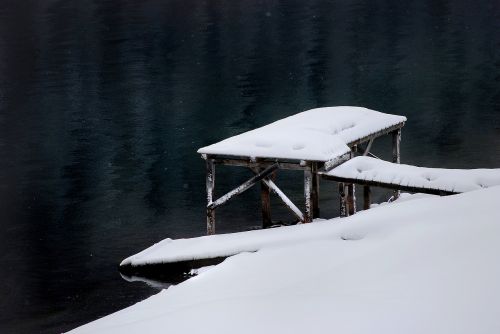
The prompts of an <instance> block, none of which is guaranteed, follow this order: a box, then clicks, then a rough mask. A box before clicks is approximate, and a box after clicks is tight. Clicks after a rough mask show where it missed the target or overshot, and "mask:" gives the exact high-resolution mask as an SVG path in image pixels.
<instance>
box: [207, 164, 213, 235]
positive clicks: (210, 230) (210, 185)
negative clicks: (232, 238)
mask: <svg viewBox="0 0 500 334" xmlns="http://www.w3.org/2000/svg"><path fill="white" fill-rule="evenodd" d="M206 165H207V176H206V178H207V179H206V187H207V235H212V234H215V208H212V207H211V204H212V202H213V199H214V190H215V164H214V160H213V159H210V158H209V157H207V158H206Z"/></svg>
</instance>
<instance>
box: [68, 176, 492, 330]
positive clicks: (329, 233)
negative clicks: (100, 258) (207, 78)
mask: <svg viewBox="0 0 500 334" xmlns="http://www.w3.org/2000/svg"><path fill="white" fill-rule="evenodd" d="M498 198H500V187H498V186H497V187H492V188H488V189H482V190H478V191H473V192H468V193H464V194H459V195H454V196H447V197H436V196H430V197H428V198H423V199H417V200H413V201H409V202H402V203H395V204H391V205H385V206H380V207H377V208H375V209H372V210H367V211H361V212H359V213H358V214H356V215H353V216H350V217H347V218H343V219H335V220H333V221H327V222H318V223H313V224H307V225H302V226H295V227H291V228H280V229H279V231H278V230H272V229H271V230H265V231H261V232H265V233H258V234H257V233H256V234H254V236H259V237H264V235H265V234H274V233H278V232H279V233H280V234H282V235H283V236H284V238H283V239H280V240H281V241H282V244H281V245H276V244H273V246H272V247H264V248H262V249H260V250H259V251H258V252H254V253H244V254H240V255H236V256H233V257H230V258H228V259H227V260H226V261H224V262H223V263H221V264H219V265H217V266H215V267H212V268H210V269H208V270H206V271H205V272H203V273H201V274H200V275H199V276H196V277H194V278H191V279H189V280H187V281H185V282H183V283H180V284H178V285H176V286H171V287H169V288H168V289H167V290H163V291H161V292H160V293H158V294H156V295H154V296H152V297H150V298H148V299H146V300H144V301H142V302H139V303H137V304H135V305H133V306H131V307H128V308H126V309H124V310H121V311H119V312H116V313H114V314H112V315H109V316H106V317H104V318H101V319H99V320H96V321H94V322H91V323H89V324H86V325H84V326H82V327H79V328H77V329H75V330H74V331H72V333H75V334H84V333H92V334H99V333H109V334H113V333H121V334H131V333H158V332H172V333H207V334H211V333H214V334H225V333H234V332H238V333H241V334H246V333H249V334H250V333H290V334H295V333H297V334H298V333H309V332H310V333H331V332H339V333H345V334H364V333H386V334H396V333H408V334H417V333H428V334H438V333H453V334H466V333H500V317H499V314H500V313H499V312H500V311H499V310H500V285H499V284H498V282H499V281H500V262H499V261H498V254H499V252H500V224H499V222H500V210H498V207H497V206H498ZM259 232H260V231H259ZM302 232H304V233H302ZM298 234H300V235H301V236H303V238H302V239H298V238H297V236H298ZM285 236H286V238H285ZM216 237H218V236H216ZM288 237H290V239H288ZM211 238H214V237H211ZM294 238H297V239H295V240H293V239H294ZM212 240H213V239H212ZM240 241H241V240H240ZM207 242H208V241H207Z"/></svg>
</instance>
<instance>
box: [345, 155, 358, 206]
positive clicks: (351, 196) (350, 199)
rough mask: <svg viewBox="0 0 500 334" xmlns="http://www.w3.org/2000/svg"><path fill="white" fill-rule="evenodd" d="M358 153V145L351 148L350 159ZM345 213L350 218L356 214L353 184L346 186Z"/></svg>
mask: <svg viewBox="0 0 500 334" xmlns="http://www.w3.org/2000/svg"><path fill="white" fill-rule="evenodd" d="M357 151H358V145H354V146H353V147H352V148H351V153H350V155H351V159H352V158H354V156H355V154H356V152H357ZM346 201H347V213H348V215H349V216H352V215H353V214H355V213H356V187H355V185H354V183H348V184H347V199H346Z"/></svg>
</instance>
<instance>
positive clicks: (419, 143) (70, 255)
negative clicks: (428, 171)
mask: <svg viewBox="0 0 500 334" xmlns="http://www.w3.org/2000/svg"><path fill="white" fill-rule="evenodd" d="M499 50H500V5H499V2H497V1H472V0H471V1H440V0H427V1H414V2H411V3H410V2H405V1H395V0H386V1H373V0H366V1H356V0H352V1H340V0H339V1H250V0H248V1H233V0H221V1H212V0H208V1H203V0H196V1H195V0H149V1H146V0H145V1H131V0H107V1H102V0H94V1H91V0H81V1H64V0H60V1H51V0H45V1H36V0H25V1H22V0H2V2H1V4H0V227H1V230H0V268H2V272H3V273H2V280H1V282H0V332H2V333H10V332H12V333H14V332H15V333H34V332H40V333H54V332H61V331H65V330H69V329H71V328H73V327H76V326H78V325H81V324H83V323H86V322H88V321H91V320H93V319H96V318H98V317H101V316H104V315H106V314H109V313H111V312H114V311H116V310H118V309H121V308H123V307H126V306H128V305H131V304H133V303H135V302H137V301H139V300H141V299H143V298H145V297H147V296H149V295H151V294H153V293H156V292H157V291H158V290H157V289H155V288H152V287H149V286H147V285H145V284H141V283H129V282H126V281H125V280H123V279H122V278H121V277H120V275H119V273H118V271H117V265H118V263H119V262H120V261H121V260H122V259H123V258H125V257H126V256H129V255H131V254H133V253H135V252H137V251H139V250H141V249H143V248H145V247H147V246H149V245H151V244H152V243H154V242H157V241H159V240H161V239H163V238H166V237H170V238H176V237H188V236H197V235H202V234H203V233H204V232H205V218H204V217H205V212H204V206H205V189H204V187H205V185H204V182H205V181H204V164H203V161H202V160H201V159H200V157H199V155H198V154H197V153H196V150H197V148H199V147H201V146H204V145H207V144H210V143H212V142H215V141H218V140H220V139H223V138H225V137H228V136H231V135H234V134H237V133H240V132H243V131H246V130H249V129H252V128H255V127H257V126H261V125H263V124H266V123H268V122H271V121H274V120H277V119H279V118H282V117H285V116H288V115H292V114H294V113H297V112H299V111H303V110H306V109H309V108H313V107H319V106H331V105H359V106H365V107H368V108H372V109H375V110H379V111H382V112H388V113H395V114H401V115H405V116H407V117H408V123H407V125H406V126H405V128H404V129H403V142H402V161H403V162H406V163H412V164H418V165H426V166H434V167H435V166H440V167H457V168H474V167H500V51H499ZM387 144H388V142H384V141H382V143H381V145H379V148H378V149H379V150H380V152H381V153H380V154H382V155H384V154H386V153H387V152H389V151H388V150H384V147H385V148H386V147H387ZM384 152H386V153H384ZM219 175H222V176H219V177H218V185H217V187H218V191H219V192H220V193H222V192H224V190H229V189H230V188H231V187H232V186H234V185H236V184H237V183H238V182H240V181H242V180H244V179H245V178H247V177H248V176H249V175H250V173H249V172H247V171H246V170H240V169H234V170H233V169H222V168H221V169H220V173H219ZM300 181H301V175H297V174H294V173H288V174H286V173H285V177H283V176H282V177H281V178H280V177H279V176H278V179H277V181H276V182H277V183H278V184H279V185H282V186H283V188H284V189H286V190H287V192H288V193H290V194H291V197H292V199H293V200H295V201H296V202H298V203H300V199H301V192H302V190H301V184H300ZM334 189H335V185H334V184H322V191H323V193H322V196H323V197H322V201H321V205H322V209H323V211H322V213H323V215H325V216H335V215H336V214H337V210H338V209H337V201H336V197H335V196H336V195H335V193H334ZM257 191H258V189H256V190H252V191H249V192H248V193H246V194H244V196H242V197H241V198H237V199H235V200H234V201H232V202H231V203H230V204H229V205H228V206H227V207H225V208H223V209H221V210H220V213H219V214H218V231H219V232H229V231H236V230H242V229H246V228H249V227H251V226H254V225H256V224H258V221H259V218H260V211H259V207H258V203H259V201H258V193H257ZM381 196H382V195H381ZM381 199H382V198H381ZM274 202H275V203H277V202H278V201H274ZM275 213H276V219H283V220H286V219H287V218H289V216H287V213H286V211H285V210H284V209H283V208H281V207H279V208H277V209H276V210H275Z"/></svg>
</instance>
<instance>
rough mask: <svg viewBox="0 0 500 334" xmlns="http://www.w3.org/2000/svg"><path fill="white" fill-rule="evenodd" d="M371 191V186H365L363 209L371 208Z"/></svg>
mask: <svg viewBox="0 0 500 334" xmlns="http://www.w3.org/2000/svg"><path fill="white" fill-rule="evenodd" d="M371 192H372V191H371V189H370V186H363V210H368V209H369V208H370V205H371Z"/></svg>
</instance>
